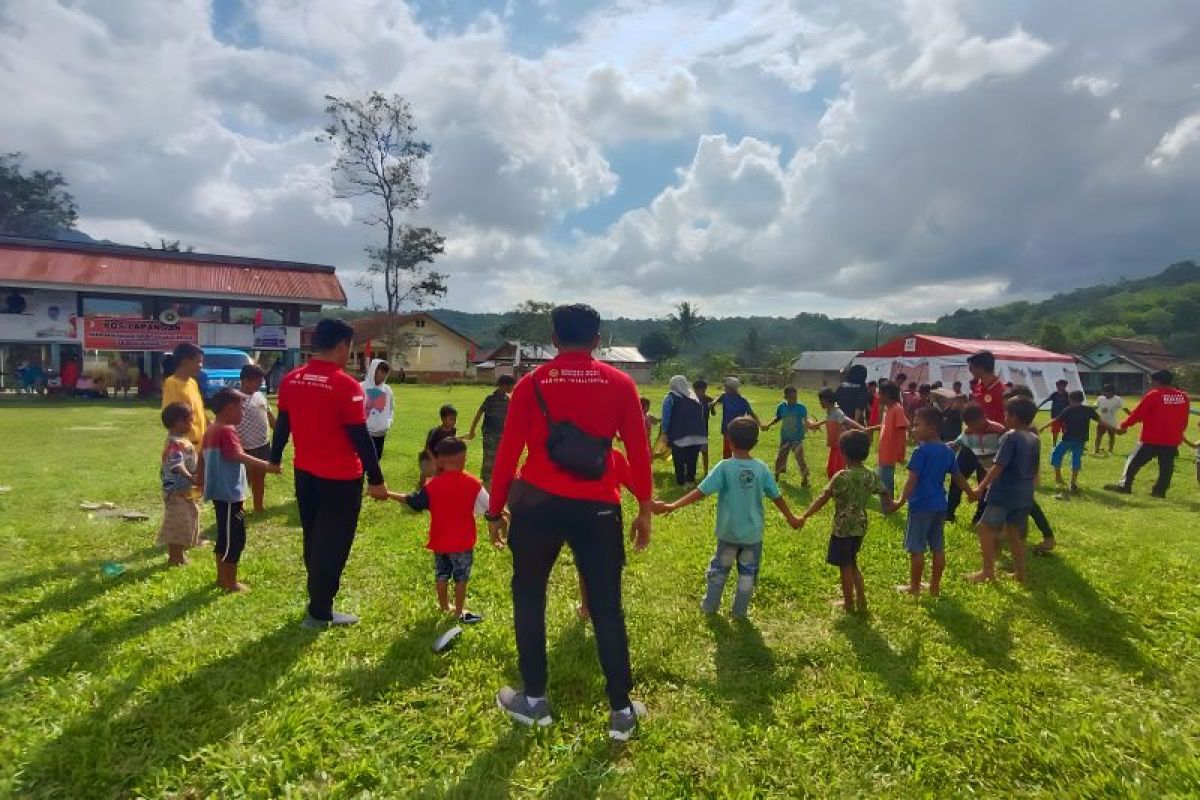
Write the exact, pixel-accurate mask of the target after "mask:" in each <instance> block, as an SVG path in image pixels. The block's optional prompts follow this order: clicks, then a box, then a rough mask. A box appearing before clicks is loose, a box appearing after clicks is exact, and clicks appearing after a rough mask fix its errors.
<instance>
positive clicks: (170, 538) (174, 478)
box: [158, 403, 200, 567]
mask: <svg viewBox="0 0 1200 800" xmlns="http://www.w3.org/2000/svg"><path fill="white" fill-rule="evenodd" d="M162 424H163V427H164V428H166V429H167V441H166V443H165V444H164V445H163V451H162V457H161V464H162V490H163V519H162V527H160V528H159V529H158V544H160V545H161V544H165V545H166V546H167V563H168V564H170V565H171V566H173V567H180V566H183V565H184V564H186V563H188V557H187V550H188V548H191V547H195V546H196V545H197V544H199V542H200V502H199V501H198V500H197V499H196V493H195V491H193V490H194V489H195V486H196V467H197V461H198V459H197V456H196V448H195V447H193V446H192V443H191V442H190V441H188V434H189V432H190V431H191V430H192V407H191V406H189V405H188V404H187V403H170V404H168V405H167V407H166V408H164V409H163V410H162Z"/></svg>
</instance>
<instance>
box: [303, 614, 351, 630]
mask: <svg viewBox="0 0 1200 800" xmlns="http://www.w3.org/2000/svg"><path fill="white" fill-rule="evenodd" d="M303 624H304V627H306V628H316V629H318V630H324V629H325V628H331V627H333V626H335V625H336V626H339V627H345V626H347V625H357V624H358V617H356V616H355V615H353V614H346V613H343V612H341V611H334V612H333V616H332V617H331V618H330V619H317V618H316V617H314V616H313V615H312V614H309V615H308V616H306V617H305V618H304V623H303Z"/></svg>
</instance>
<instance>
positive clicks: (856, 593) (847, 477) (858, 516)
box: [800, 430, 896, 613]
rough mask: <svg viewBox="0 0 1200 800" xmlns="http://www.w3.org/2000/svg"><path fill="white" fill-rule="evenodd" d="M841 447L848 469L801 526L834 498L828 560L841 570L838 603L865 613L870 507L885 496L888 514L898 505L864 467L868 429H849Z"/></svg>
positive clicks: (840, 441)
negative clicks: (863, 553)
mask: <svg viewBox="0 0 1200 800" xmlns="http://www.w3.org/2000/svg"><path fill="white" fill-rule="evenodd" d="M838 448H839V449H840V450H841V454H842V458H844V459H845V462H846V468H845V469H843V470H841V471H840V472H838V473H837V474H836V475H834V476H833V479H832V480H831V481H829V484H828V485H827V486H826V487H825V491H824V492H822V493H821V496H820V497H818V498H817V499H816V500H814V501H813V504H812V505H811V506H809V508H808V510H807V511H805V512H804V514H803V515H802V516H801V517H800V525H801V526H803V525H804V523H805V522H807V521H808V519H809V517H811V516H812V515H813V514H816V513H817V512H818V511H820V510H821V509H822V508H824V507H825V504H826V503H828V502H829V500H830V498H832V499H833V503H834V512H833V531H832V533H831V534H830V536H829V550H828V552H827V553H826V555H825V561H826V563H828V564H830V565H832V566H835V567H837V568H838V569H839V570H840V571H841V579H842V600H841V602H839V603H837V604H836V605H839V606H840V607H841V608H842V609H844V610H845V611H846V612H847V613H849V612H854V611H858V612H860V613H864V612H866V610H867V594H866V589H865V587H864V586H863V575H862V570H861V569H859V568H858V551H859V548H861V547H862V542H863V537H864V536H866V535H867V507H868V506H870V505H872V504H873V503H874V502H875V498H876V497H881V498H882V499H883V509H884V512H885V513H888V514H890V513H892V511H894V510H895V509H896V505H895V503H894V502H893V501H892V497H891V494H890V493H889V492H888V490H887V489H886V488H885V487H884V485H883V482H882V481H881V480H880V479H879V476H878V475H876V474H875V473H874V472H872V471H871V470H869V469H867V468H866V467H864V466H863V462H864V461H866V460H867V456H868V455H870V452H871V438H870V436H869V435H868V434H867V433H866V432H865V431H861V430H858V431H846V432H845V433H843V434H842V435H841V437H840V438H839V439H838Z"/></svg>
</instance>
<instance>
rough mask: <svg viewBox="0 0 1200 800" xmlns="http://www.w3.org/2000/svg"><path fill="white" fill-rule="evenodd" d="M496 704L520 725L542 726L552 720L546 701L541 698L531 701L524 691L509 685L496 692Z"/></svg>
mask: <svg viewBox="0 0 1200 800" xmlns="http://www.w3.org/2000/svg"><path fill="white" fill-rule="evenodd" d="M496 705H497V706H499V707H500V710H502V711H503V712H504V713H505V714H508V715H509V716H510V717H512V718H513V719H515V720H516V721H517V722H519V723H521V724H522V725H540V726H541V727H543V728H544V727H546V726H547V725H549V724H550V723H551V722H553V721H554V720H553V719H552V718H551V716H550V704H549V703H548V702H546V701H545V700H544V699H542V700H538V701H537V702H536V703H531V702H529V698H528V697H526V696H525V693H524V692H518V691H517V690H516V689H513V688H511V687H509V686H505V687H504V688H503V689H501V690H500V691H499V692H497V693H496Z"/></svg>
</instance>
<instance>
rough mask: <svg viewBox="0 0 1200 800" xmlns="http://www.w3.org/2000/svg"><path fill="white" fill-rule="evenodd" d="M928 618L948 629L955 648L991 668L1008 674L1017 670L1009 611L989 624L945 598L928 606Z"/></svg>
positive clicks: (1011, 616)
mask: <svg viewBox="0 0 1200 800" xmlns="http://www.w3.org/2000/svg"><path fill="white" fill-rule="evenodd" d="M929 616H930V617H932V618H933V620H934V621H935V622H937V623H938V624H939V625H941V626H942V627H943V628H945V629H946V633H947V634H949V636H950V640H951V641H952V642H953V643H954V645H955V646H956V647H958V648H960V649H962V650H965V651H966V652H968V653H970V654H971V655H973V656H975V657H976V658H978V659H979V660H980V661H982V662H984V663H985V664H987V665H988V666H989V667H990V668H992V669H995V670H1001V671H1004V672H1009V671H1011V670H1014V669H1016V668H1017V662H1015V661H1013V658H1012V646H1013V638H1012V618H1013V614H1012V611H1011V610H1009V611H1006V612H1005V613H1004V614H1003V616H1001V617H1000V619H999V620H998V621H997V622H996V623H995V624H994V625H992V624H989V623H988V622H986V621H985V620H983V619H980V618H979V617H977V616H975V615H974V614H972V613H971V612H969V611H967V609H966V608H964V607H963V604H962V603H960V602H959V601H958V600H955V599H954V598H952V597H946V596H945V595H943V596H941V597H940V598H938V599H937V600H936V601H935V602H934V603H933V604H932V605H930V606H929Z"/></svg>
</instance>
